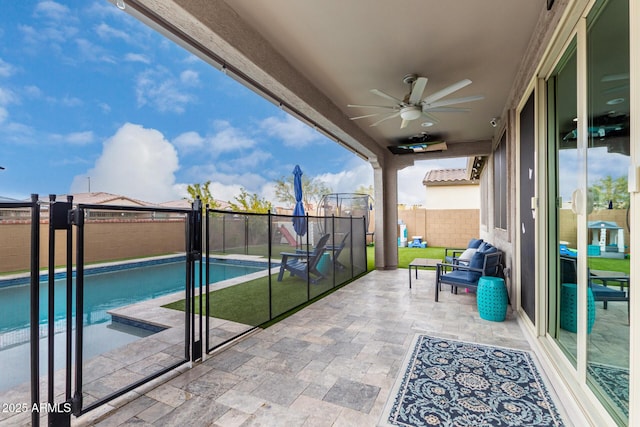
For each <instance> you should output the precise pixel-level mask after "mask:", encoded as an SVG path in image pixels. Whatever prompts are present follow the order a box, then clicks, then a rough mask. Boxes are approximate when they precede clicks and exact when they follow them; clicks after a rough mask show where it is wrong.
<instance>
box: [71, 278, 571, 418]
mask: <svg viewBox="0 0 640 427" xmlns="http://www.w3.org/2000/svg"><path fill="white" fill-rule="evenodd" d="M407 274H408V273H407V270H405V269H398V270H394V271H374V272H371V273H369V274H368V275H366V276H364V277H362V278H360V279H358V280H356V281H354V282H353V283H351V284H350V285H348V286H346V287H344V288H342V289H340V290H338V291H337V292H334V293H333V294H331V295H329V296H327V297H326V298H324V299H322V300H320V301H318V302H316V303H315V304H313V305H311V306H309V307H307V308H305V309H303V310H301V311H299V312H297V313H296V314H294V315H292V316H290V317H288V318H287V319H285V320H283V321H281V322H280V323H278V324H276V325H274V326H272V327H270V328H268V329H265V330H259V331H258V332H256V333H254V334H252V335H251V336H249V337H247V338H245V339H243V340H242V341H240V342H238V343H237V344H235V345H233V346H230V347H228V348H227V349H226V350H224V351H221V352H219V353H218V354H215V355H209V356H207V359H206V360H205V361H203V362H201V363H198V364H196V365H194V367H193V368H192V369H189V370H186V369H183V372H174V373H173V374H172V375H171V374H169V375H170V378H169V379H167V378H159V379H157V380H155V381H154V382H153V383H151V384H148V385H145V386H144V387H142V388H140V389H137V390H135V391H132V392H130V393H128V394H127V395H125V396H123V397H121V398H119V399H116V400H114V401H112V402H111V404H107V405H105V406H103V407H101V408H98V409H96V410H94V411H91V412H89V413H87V414H85V415H83V416H82V417H80V418H77V419H76V418H73V417H72V424H73V425H96V426H100V427H103V426H120V425H142V426H144V425H155V426H178V425H179V426H183V425H189V426H196V425H203V426H287V427H289V426H375V425H376V424H377V423H378V419H379V417H380V414H381V412H382V410H383V407H384V405H385V402H386V401H387V398H388V397H389V392H390V389H391V387H392V385H393V384H394V381H395V379H396V376H397V374H398V372H399V369H400V368H401V363H402V360H403V358H404V355H405V353H406V352H407V351H408V349H409V345H410V343H411V340H412V338H413V337H414V335H415V334H416V333H425V334H430V335H433V336H440V337H448V338H453V339H460V340H465V341H472V342H477V343H483V344H491V345H500V346H505V347H512V348H520V349H530V346H529V343H528V342H527V340H526V338H525V337H524V335H523V332H522V330H521V328H520V326H519V325H518V322H517V321H516V320H515V317H514V315H513V313H512V312H511V311H509V313H508V315H507V320H506V321H505V322H489V321H485V320H482V319H480V318H479V316H478V312H477V309H476V298H475V295H474V294H465V293H464V292H463V293H461V294H458V295H454V294H451V293H449V292H442V293H441V294H440V297H441V299H440V302H439V303H436V302H434V285H433V281H434V273H433V272H432V271H421V272H420V274H419V278H418V280H416V281H414V286H413V289H411V290H410V289H409V287H408V277H407ZM556 404H557V405H559V406H560V402H559V401H558V399H556ZM561 410H563V409H562V407H561ZM565 421H567V422H569V420H567V417H565Z"/></svg>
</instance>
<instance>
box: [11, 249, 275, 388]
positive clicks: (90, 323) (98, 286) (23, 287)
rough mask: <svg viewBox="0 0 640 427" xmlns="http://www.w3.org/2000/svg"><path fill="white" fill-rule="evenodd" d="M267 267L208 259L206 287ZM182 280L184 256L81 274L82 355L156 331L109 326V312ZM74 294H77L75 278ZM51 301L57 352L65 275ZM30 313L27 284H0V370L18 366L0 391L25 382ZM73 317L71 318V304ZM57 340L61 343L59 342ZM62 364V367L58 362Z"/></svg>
mask: <svg viewBox="0 0 640 427" xmlns="http://www.w3.org/2000/svg"><path fill="white" fill-rule="evenodd" d="M267 265H268V264H267V263H266V262H264V263H261V262H249V263H247V262H244V261H237V260H226V259H224V260H223V259H212V260H211V262H210V263H209V266H210V277H211V281H210V283H214V282H219V281H222V280H226V279H230V278H234V277H239V276H242V275H246V274H250V273H254V272H257V271H261V270H265V269H266V268H267ZM197 267H199V266H197ZM198 272H199V268H196V273H198ZM185 276H186V266H185V262H184V257H182V258H168V259H167V258H165V259H156V260H153V261H145V262H136V263H124V264H117V265H112V266H106V267H99V268H90V269H87V270H85V277H84V314H83V324H84V328H85V336H86V337H87V338H89V337H91V339H92V344H91V345H87V344H88V343H86V342H85V345H84V346H83V347H84V348H85V349H86V350H87V351H86V352H85V353H86V354H85V357H86V358H89V357H92V356H93V355H96V354H101V353H103V352H106V351H109V350H111V349H113V348H117V347H119V346H121V345H124V344H127V343H129V342H132V341H135V340H136V339H138V338H140V337H144V336H147V335H149V334H152V333H154V332H157V331H154V330H144V329H141V328H136V327H131V326H127V325H115V323H114V324H112V323H111V320H112V319H111V315H110V314H108V312H109V310H112V309H115V308H118V307H123V306H127V305H130V304H134V303H137V302H141V301H145V300H149V299H153V298H157V297H160V296H163V295H168V294H172V293H176V292H182V291H184V287H185V285H184V283H185ZM41 279H42V281H41V282H40V312H39V319H40V325H39V327H40V337H41V338H42V339H41V362H42V361H44V360H46V358H45V357H43V355H42V350H43V348H44V349H46V339H44V337H46V335H47V333H48V324H47V310H48V282H47V280H48V279H47V278H46V276H44V277H41ZM26 280H28V278H27V279H26ZM196 280H198V277H196ZM22 281H23V282H24V281H25V280H22ZM5 282H7V281H5ZM196 283H197V282H196ZM73 291H74V295H75V280H74V289H73ZM74 299H75V298H74ZM54 301H55V303H54V308H55V310H54V312H55V323H54V329H55V335H56V337H55V341H56V348H57V349H61V348H64V344H63V342H64V338H63V337H64V334H63V332H65V330H66V321H65V319H66V279H65V277H64V275H63V274H62V275H57V276H56V280H55V289H54ZM29 310H30V286H29V284H28V283H23V284H16V279H12V281H11V282H10V285H9V286H8V285H7V283H4V286H2V284H0V313H2V315H1V316H0V366H13V367H16V369H12V374H11V375H2V376H0V377H1V378H0V390H6V389H7V387H11V386H13V385H17V384H20V383H21V382H24V381H28V375H29V367H28V360H29V338H30V329H29ZM73 314H74V317H75V301H74V304H73ZM74 322H75V320H74ZM114 325H115V326H114ZM74 326H75V325H74ZM58 341H60V343H59V344H58ZM56 353H57V351H56ZM56 359H58V357H56ZM60 363H63V362H62V360H60ZM56 365H59V363H58V361H56ZM60 366H62V365H60ZM43 368H44V366H42V367H41V373H42V372H43V371H42V369H43ZM18 371H20V372H18Z"/></svg>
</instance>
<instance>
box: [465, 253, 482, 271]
mask: <svg viewBox="0 0 640 427" xmlns="http://www.w3.org/2000/svg"><path fill="white" fill-rule="evenodd" d="M484 255H485V254H484V252H480V251H477V252H476V253H475V254H473V256H472V257H471V261H469V267H471V268H479V269H482V266H483V265H484Z"/></svg>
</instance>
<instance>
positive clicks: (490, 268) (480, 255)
mask: <svg viewBox="0 0 640 427" xmlns="http://www.w3.org/2000/svg"><path fill="white" fill-rule="evenodd" d="M487 246H488V247H486V248H485V250H484V251H480V250H478V251H477V252H476V253H475V254H474V255H473V257H472V258H471V261H470V262H469V265H461V264H448V263H439V264H438V265H437V267H436V294H435V296H436V302H437V301H438V294H439V292H440V288H441V285H442V284H443V283H444V284H447V285H451V288H452V291H453V290H455V291H456V293H457V289H458V287H463V288H477V287H478V280H480V277H482V276H494V277H496V276H500V275H501V274H502V264H501V262H502V252H501V251H500V250H498V249H497V248H496V247H495V246H491V245H487Z"/></svg>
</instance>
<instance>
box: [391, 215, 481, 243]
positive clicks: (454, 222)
mask: <svg viewBox="0 0 640 427" xmlns="http://www.w3.org/2000/svg"><path fill="white" fill-rule="evenodd" d="M398 220H402V221H403V222H404V223H405V224H406V225H407V232H408V238H409V241H411V238H412V236H422V238H423V240H426V241H427V244H428V245H429V246H441V247H445V248H465V247H467V244H468V243H469V240H470V239H472V238H474V237H475V238H477V237H478V236H479V235H480V209H439V210H433V209H422V208H416V209H406V210H398Z"/></svg>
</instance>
